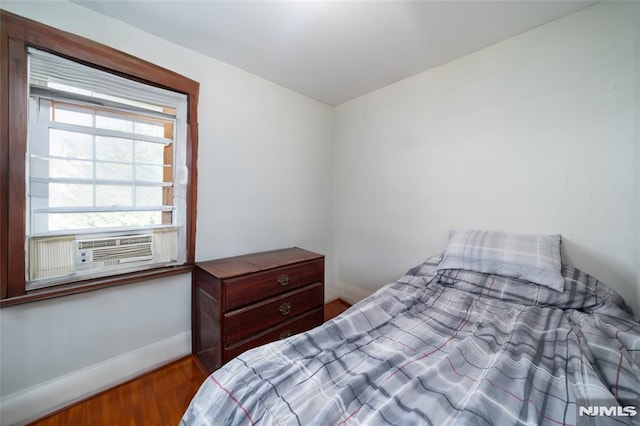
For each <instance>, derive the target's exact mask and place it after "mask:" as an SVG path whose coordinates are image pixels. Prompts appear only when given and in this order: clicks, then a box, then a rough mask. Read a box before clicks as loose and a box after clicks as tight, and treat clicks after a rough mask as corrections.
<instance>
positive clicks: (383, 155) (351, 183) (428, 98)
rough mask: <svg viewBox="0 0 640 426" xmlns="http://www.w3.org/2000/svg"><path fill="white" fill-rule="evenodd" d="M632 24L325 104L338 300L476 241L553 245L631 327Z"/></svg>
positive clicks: (499, 52) (549, 34)
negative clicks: (620, 305) (614, 298)
mask: <svg viewBox="0 0 640 426" xmlns="http://www.w3.org/2000/svg"><path fill="white" fill-rule="evenodd" d="M639 26H640V22H639V19H638V3H635V2H607V3H603V4H599V5H596V6H595V7H592V8H589V9H586V10H584V11H582V12H579V13H577V14H574V15H571V16H568V17H566V18H563V19H560V20H558V21H554V22H552V23H549V24H547V25H544V26H542V27H539V28H537V29H534V30H532V31H529V32H526V33H523V34H520V35H518V36H515V37H513V38H511V39H508V40H505V41H503V42H501V43H498V44H495V45H493V46H490V47H488V48H485V49H483V50H481V51H478V52H475V53H473V54H471V55H467V56H465V57H463V58H460V59H458V60H455V61H452V62H450V63H447V64H445V65H443V66H440V67H438V68H436V69H432V70H430V71H427V72H424V73H422V74H419V75H417V76H414V77H412V78H409V79H406V80H404V81H401V82H399V83H396V84H394V85H391V86H388V87H386V88H383V89H380V90H377V91H375V92H373V93H370V94H367V95H365V96H362V97H360V98H358V99H355V100H353V101H350V102H347V103H344V104H342V105H339V106H338V107H336V108H335V117H336V118H335V124H334V126H335V134H336V137H335V142H334V143H335V154H334V155H335V164H334V167H335V213H334V214H335V223H336V228H335V231H334V232H335V250H334V255H335V257H336V259H337V262H338V265H337V274H338V281H339V283H340V288H341V291H342V294H343V296H344V297H346V298H347V299H349V300H357V299H359V298H360V297H362V296H364V295H367V294H369V293H371V292H372V291H374V290H375V289H377V288H379V287H380V286H381V285H383V284H384V283H386V282H388V281H391V280H393V279H395V278H396V277H397V276H399V275H401V274H402V273H404V271H406V270H408V269H409V268H410V267H412V266H414V265H416V264H418V263H419V262H421V261H422V260H423V259H424V258H426V257H428V256H430V255H434V254H438V253H440V252H442V250H443V248H444V246H445V244H446V240H447V233H448V230H449V229H454V228H486V229H500V230H508V231H513V232H526V233H561V234H562V236H563V242H562V248H563V250H562V254H563V257H564V261H565V262H567V263H569V264H572V265H575V266H577V267H579V268H582V269H583V270H585V271H587V272H589V273H591V274H593V275H595V276H596V277H598V278H599V279H601V280H602V281H603V282H605V283H606V284H608V285H610V286H611V287H612V288H614V289H615V290H616V291H617V292H619V293H620V294H621V295H622V296H623V297H624V298H625V299H626V300H627V302H628V303H629V305H631V306H632V307H633V309H634V311H635V313H636V315H637V314H640V270H639V268H638V256H639V247H638V241H639V240H640V238H639V236H640V229H639V224H638V216H639V210H638V166H639V160H638V149H639V142H638V113H639V111H638V109H639V108H638V80H639V78H638V27H639Z"/></svg>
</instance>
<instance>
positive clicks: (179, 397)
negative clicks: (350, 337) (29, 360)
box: [30, 299, 351, 426]
mask: <svg viewBox="0 0 640 426" xmlns="http://www.w3.org/2000/svg"><path fill="white" fill-rule="evenodd" d="M349 306H351V305H350V304H348V303H347V302H345V301H344V300H342V299H336V300H334V301H332V302H329V303H327V304H326V305H325V306H324V320H325V321H328V320H330V319H331V318H334V317H335V316H337V315H339V314H341V313H342V312H344V311H345V310H346V309H347V308H348V307H349ZM207 376H208V374H207V373H206V370H205V369H204V367H203V366H202V365H201V364H200V362H199V361H198V359H197V358H196V357H195V356H188V357H185V358H182V359H180V360H178V361H176V362H173V363H171V364H169V365H167V366H165V367H162V368H159V369H158V370H155V371H152V372H151V373H148V374H145V375H144V376H141V377H139V378H136V379H133V380H131V381H128V382H126V383H123V384H121V385H119V386H115V387H113V388H111V389H108V390H106V391H104V392H101V393H99V394H97V395H95V396H92V397H90V398H87V399H85V400H83V401H80V402H78V403H76V404H73V405H72V406H70V407H67V408H64V409H61V410H58V411H56V412H55V413H53V414H50V415H48V416H46V417H43V418H42V419H40V420H37V421H35V422H34V423H31V425H30V426H75V425H82V426H84V425H91V426H100V425H104V426H121V425H123V426H146V425H149V426H164V425H171V426H176V425H177V424H178V422H179V421H180V418H181V417H182V414H183V413H184V411H185V410H186V409H187V406H188V405H189V402H190V401H191V398H193V395H195V393H196V391H197V390H198V388H199V387H200V385H201V384H202V382H203V381H204V379H205V378H206V377H207Z"/></svg>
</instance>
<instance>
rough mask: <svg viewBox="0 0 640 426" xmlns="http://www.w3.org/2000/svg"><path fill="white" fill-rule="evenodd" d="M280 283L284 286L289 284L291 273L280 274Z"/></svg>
mask: <svg viewBox="0 0 640 426" xmlns="http://www.w3.org/2000/svg"><path fill="white" fill-rule="evenodd" d="M278 284H280V285H281V286H282V287H284V286H286V285H288V284H289V275H287V274H283V275H280V276H279V277H278Z"/></svg>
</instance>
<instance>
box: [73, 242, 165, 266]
mask: <svg viewBox="0 0 640 426" xmlns="http://www.w3.org/2000/svg"><path fill="white" fill-rule="evenodd" d="M77 247H78V248H77V251H76V268H77V269H78V270H86V269H101V268H108V267H113V266H118V265H120V264H122V263H134V262H147V261H152V260H153V235H152V234H146V235H124V236H120V237H111V238H95V239H87V240H78V241H77Z"/></svg>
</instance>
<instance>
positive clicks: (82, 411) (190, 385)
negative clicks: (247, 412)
mask: <svg viewBox="0 0 640 426" xmlns="http://www.w3.org/2000/svg"><path fill="white" fill-rule="evenodd" d="M206 377H207V374H205V372H204V370H203V369H201V367H200V366H199V362H198V361H197V359H196V358H195V357H193V356H188V357H186V358H183V359H181V360H178V361H176V362H174V363H171V364H169V365H167V366H166V367H163V368H160V369H158V370H156V371H153V372H151V373H149V374H146V375H144V376H142V377H140V378H137V379H134V380H131V381H129V382H126V383H124V384H122V385H119V386H116V387H114V388H111V389H109V390H107V391H105V392H102V393H100V394H98V395H95V396H93V397H91V398H88V399H86V400H84V401H81V402H79V403H77V404H75V405H72V406H71V407H69V408H66V409H63V410H60V411H58V412H56V413H53V414H52V415H49V416H47V417H45V418H42V419H40V420H38V421H36V422H34V423H32V425H33V426H73V425H91V426H99V425H104V426H107V425H109V426H113V425H118V426H119V425H131V426H145V425H149V426H151V425H153V426H161V425H171V426H176V425H177V424H178V422H179V421H180V418H181V417H182V414H183V413H184V410H186V408H187V406H188V405H189V401H191V398H192V397H193V395H195V393H196V391H197V390H198V388H199V387H200V385H201V384H202V382H203V381H204V379H205V378H206Z"/></svg>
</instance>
